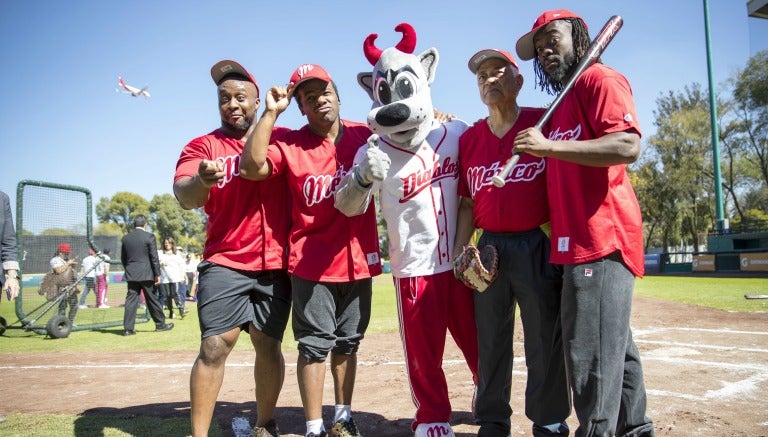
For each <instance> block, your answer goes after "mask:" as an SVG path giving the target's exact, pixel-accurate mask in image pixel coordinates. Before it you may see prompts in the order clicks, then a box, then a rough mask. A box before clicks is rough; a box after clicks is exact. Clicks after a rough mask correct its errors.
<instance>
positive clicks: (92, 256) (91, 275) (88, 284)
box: [79, 249, 99, 309]
mask: <svg viewBox="0 0 768 437" xmlns="http://www.w3.org/2000/svg"><path fill="white" fill-rule="evenodd" d="M98 261H99V259H98V258H96V252H94V251H93V249H88V256H86V257H85V258H83V262H82V263H81V268H80V272H81V273H84V274H85V289H84V290H83V294H82V295H80V305H79V308H81V309H83V308H88V305H86V304H85V298H86V296H88V292H89V291H91V290H93V291H94V294H97V300H98V293H97V292H96V269H95V266H96V263H97V262H98ZM97 303H98V302H97Z"/></svg>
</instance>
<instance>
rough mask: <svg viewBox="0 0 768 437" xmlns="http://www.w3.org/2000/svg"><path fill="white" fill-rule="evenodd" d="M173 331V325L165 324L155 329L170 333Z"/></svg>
mask: <svg viewBox="0 0 768 437" xmlns="http://www.w3.org/2000/svg"><path fill="white" fill-rule="evenodd" d="M171 329H173V323H163V324H162V325H158V326H157V328H155V331H156V332H160V331H170V330H171Z"/></svg>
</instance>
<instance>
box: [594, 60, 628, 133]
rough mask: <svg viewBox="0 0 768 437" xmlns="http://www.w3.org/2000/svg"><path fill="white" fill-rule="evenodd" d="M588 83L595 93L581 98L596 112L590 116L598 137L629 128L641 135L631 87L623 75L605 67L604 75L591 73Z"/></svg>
mask: <svg viewBox="0 0 768 437" xmlns="http://www.w3.org/2000/svg"><path fill="white" fill-rule="evenodd" d="M586 83H587V88H588V92H589V95H590V96H593V97H591V98H589V99H584V100H582V101H586V102H588V103H587V111H588V113H589V114H593V116H591V117H590V118H589V119H590V120H592V124H593V126H592V127H593V129H594V133H595V134H596V135H597V136H598V137H600V136H603V135H605V134H610V133H614V132H627V131H631V132H635V133H637V134H638V135H641V133H640V125H639V123H638V120H637V110H636V108H635V101H634V98H633V96H632V88H631V87H630V85H629V81H627V79H626V78H625V77H624V76H623V75H621V74H620V73H618V72H616V71H613V70H611V69H605V74H604V75H603V76H601V77H600V76H598V75H592V76H590V77H589V80H587V82H586Z"/></svg>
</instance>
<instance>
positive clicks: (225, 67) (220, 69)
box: [211, 59, 259, 93]
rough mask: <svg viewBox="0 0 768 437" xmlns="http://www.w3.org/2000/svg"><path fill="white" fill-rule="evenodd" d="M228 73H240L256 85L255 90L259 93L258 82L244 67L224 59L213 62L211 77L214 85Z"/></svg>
mask: <svg viewBox="0 0 768 437" xmlns="http://www.w3.org/2000/svg"><path fill="white" fill-rule="evenodd" d="M230 74H237V75H240V76H242V77H244V78H245V79H247V80H249V81H250V82H253V84H254V85H256V92H257V93H259V84H258V83H257V82H256V79H255V78H254V77H253V76H251V73H249V72H248V70H246V69H245V67H243V66H242V65H240V64H238V63H237V62H235V61H232V60H229V59H225V60H223V61H219V62H217V63H215V64H213V67H211V78H212V79H213V83H215V84H216V85H218V84H220V83H221V81H222V80H223V79H224V78H225V77H226V76H227V75H230Z"/></svg>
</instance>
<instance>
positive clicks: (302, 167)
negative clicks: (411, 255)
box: [241, 64, 381, 437]
mask: <svg viewBox="0 0 768 437" xmlns="http://www.w3.org/2000/svg"><path fill="white" fill-rule="evenodd" d="M293 96H296V102H297V103H298V106H299V110H300V111H301V113H302V114H303V115H305V116H306V117H307V124H306V125H305V126H304V127H302V128H301V129H299V130H295V131H291V132H288V133H286V134H284V135H283V136H281V137H280V138H279V139H278V140H277V141H275V140H274V139H272V140H270V136H271V132H272V129H273V126H274V124H275V121H276V120H277V118H278V116H279V115H280V114H281V113H282V112H283V111H285V109H286V108H287V107H288V105H289V103H290V100H291V97H293ZM370 135H371V131H370V130H369V129H368V126H366V125H364V124H362V123H355V122H351V121H348V120H343V119H341V118H340V116H339V96H338V92H337V90H336V85H335V84H334V83H333V81H332V80H331V77H330V76H329V75H328V73H327V72H326V71H325V70H324V69H323V68H322V67H320V66H319V65H314V64H304V65H301V66H299V67H298V68H297V69H296V70H295V71H294V72H293V74H292V75H291V78H290V81H289V85H288V87H283V86H274V87H272V88H271V89H270V90H269V93H268V94H267V96H266V108H265V111H264V113H263V115H262V116H261V118H260V119H259V121H258V123H257V124H256V128H255V129H254V131H253V133H252V134H251V136H250V137H249V138H248V141H247V143H246V147H245V150H244V152H243V155H242V160H241V174H242V176H243V177H246V178H248V179H254V180H261V179H266V180H268V181H269V180H272V179H275V178H280V177H285V178H286V181H287V184H288V189H289V191H290V195H291V199H292V202H291V203H292V207H291V222H292V225H291V230H290V234H289V240H290V254H289V257H288V272H289V273H290V275H291V286H292V290H293V319H292V320H293V332H294V336H295V337H296V340H297V341H298V343H299V345H298V349H299V358H298V365H297V372H296V373H297V377H298V380H299V391H300V392H301V399H302V403H303V404H304V415H305V418H306V420H307V431H306V435H307V436H314V437H318V436H325V435H327V434H326V431H325V426H324V425H323V419H322V405H323V382H324V380H325V359H326V357H327V356H328V355H329V354H330V355H331V372H332V373H333V379H334V396H335V403H336V406H335V414H334V419H333V422H334V424H333V427H332V429H331V432H332V434H333V435H334V436H337V437H339V436H343V437H352V436H359V435H360V434H359V432H358V430H357V427H356V425H355V422H354V420H353V419H352V412H351V402H352V394H353V391H354V383H355V373H356V369H357V350H358V347H359V344H360V341H361V340H362V338H363V335H364V334H365V330H366V328H367V327H368V322H369V319H370V315H371V291H372V277H373V276H376V275H379V274H380V273H381V261H380V256H379V242H378V235H377V229H376V212H375V208H374V206H373V204H371V205H370V207H369V208H368V209H367V211H366V212H365V213H363V214H362V215H359V216H355V217H346V216H345V215H344V214H342V213H341V212H340V211H339V210H337V209H336V208H335V207H334V204H333V203H334V199H333V194H334V191H335V190H336V188H337V186H338V185H339V182H340V181H341V180H342V178H343V177H344V176H345V175H346V174H347V173H349V172H350V171H352V169H353V159H354V156H355V153H356V152H357V149H359V148H360V146H362V145H363V144H366V140H367V139H368V137H369V136H370Z"/></svg>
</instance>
